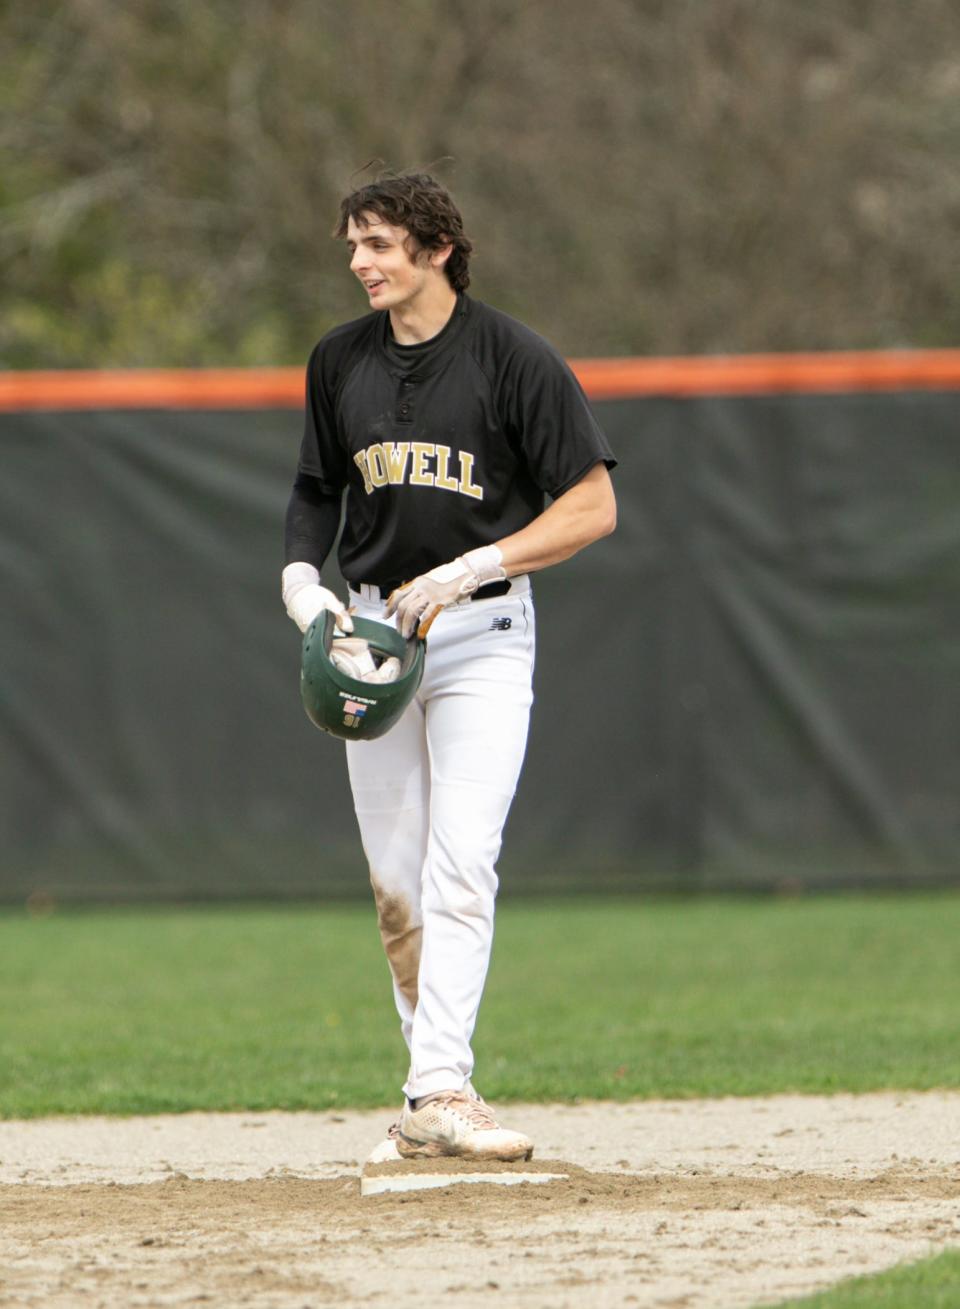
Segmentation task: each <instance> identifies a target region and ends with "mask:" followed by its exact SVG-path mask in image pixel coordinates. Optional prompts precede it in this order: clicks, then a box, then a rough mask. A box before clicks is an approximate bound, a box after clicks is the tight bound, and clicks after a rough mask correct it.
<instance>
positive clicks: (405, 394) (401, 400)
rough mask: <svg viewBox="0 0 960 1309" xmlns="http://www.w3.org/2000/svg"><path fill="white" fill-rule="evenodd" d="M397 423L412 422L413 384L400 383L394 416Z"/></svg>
mask: <svg viewBox="0 0 960 1309" xmlns="http://www.w3.org/2000/svg"><path fill="white" fill-rule="evenodd" d="M394 417H395V418H396V420H397V422H398V423H412V422H413V382H411V381H410V380H409V379H406V380H405V381H402V382H401V383H400V387H399V390H398V393H397V409H396V413H395V415H394Z"/></svg>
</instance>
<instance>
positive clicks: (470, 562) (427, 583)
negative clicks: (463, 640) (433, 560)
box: [385, 545, 507, 640]
mask: <svg viewBox="0 0 960 1309" xmlns="http://www.w3.org/2000/svg"><path fill="white" fill-rule="evenodd" d="M502 560H503V555H502V553H501V552H500V548H499V546H496V545H482V546H479V547H478V548H477V549H476V550H468V551H467V553H466V554H464V555H458V557H457V558H456V559H454V560H453V561H452V562H451V563H449V564H440V566H439V567H438V568H431V569H430V571H429V573H423V574H422V575H421V576H420V577H415V578H414V579H413V581H412V582H407V584H406V585H405V586H398V587H397V589H396V590H395V591H392V592H391V593H390V596H389V598H388V599H387V607H386V610H385V612H386V615H387V617H388V618H389V616H390V615H391V614H392V613H396V615H397V627H398V628H399V629H400V635H401V636H405V637H410V636H412V635H413V632H414V629H416V631H417V635H418V636H419V637H420V639H421V640H423V638H424V637H425V636H426V635H427V632H428V631H429V630H430V625H431V624H432V622H433V620H434V619H435V618H436V616H437V614H438V613H439V612H440V610H441V609H446V607H447V605H452V604H456V603H457V601H458V600H463V599H465V598H466V596H468V595H473V593H474V591H476V589H477V587H479V586H482V585H483V584H484V582H495V581H499V580H500V579H501V578H504V577H506V575H507V573H506V569H505V568H504V567H503V564H502Z"/></svg>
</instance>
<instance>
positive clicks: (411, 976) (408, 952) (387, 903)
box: [371, 882, 423, 1009]
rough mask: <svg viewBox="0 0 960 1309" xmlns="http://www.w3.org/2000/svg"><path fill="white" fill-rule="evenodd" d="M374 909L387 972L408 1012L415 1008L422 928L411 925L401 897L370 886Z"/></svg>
mask: <svg viewBox="0 0 960 1309" xmlns="http://www.w3.org/2000/svg"><path fill="white" fill-rule="evenodd" d="M371 885H372V886H373V898H374V900H375V901H376V905H377V921H378V923H379V925H380V939H381V941H382V942H383V948H384V950H385V951H386V955H387V960H388V961H389V964H390V970H391V972H392V973H393V976H394V980H395V981H396V983H397V986H398V988H399V989H400V991H401V993H402V995H403V997H404V999H405V1000H407V1002H408V1003H409V1005H410V1008H411V1009H416V1007H417V994H418V991H417V976H418V974H419V972H420V942H421V938H422V936H423V928H422V927H419V926H415V925H414V924H413V923H412V922H411V914H410V905H409V904H408V903H407V901H406V900H405V899H404V897H403V896H402V895H391V894H390V893H389V892H387V891H384V889H383V888H382V887H380V886H378V885H377V883H376V882H372V883H371Z"/></svg>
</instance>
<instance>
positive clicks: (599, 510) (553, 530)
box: [497, 463, 617, 577]
mask: <svg viewBox="0 0 960 1309" xmlns="http://www.w3.org/2000/svg"><path fill="white" fill-rule="evenodd" d="M616 525H617V501H616V497H615V496H614V493H613V482H612V481H611V480H610V474H609V473H608V472H607V469H606V465H605V464H602V463H597V464H594V466H593V467H592V468H591V469H590V471H589V472H588V473H586V474H585V475H584V476H583V477H582V478H581V479H580V481H579V482H576V483H575V484H574V485H573V486H571V487H570V489H569V490H568V491H565V492H564V493H563V495H560V496H558V497H557V498H556V500H554V501H553V503H552V504H551V505H549V506H548V507H547V508H546V509H545V510H544V511H543V513H542V514H540V515H539V516H538V517H537V518H535V519H534V520H533V522H532V523H528V524H527V526H526V527H524V528H521V530H520V531H519V532H514V533H513V535H512V536H505V537H504V538H503V540H502V541H498V542H497V549H498V550H499V551H500V556H501V558H500V563H501V566H502V567H503V570H504V575H505V576H507V577H517V576H518V575H519V574H520V573H533V572H537V571H539V570H540V569H541V568H549V567H550V565H551V564H559V563H561V562H562V561H563V560H564V559H570V558H571V557H572V556H573V555H575V554H576V553H577V551H578V550H582V549H583V548H584V546H587V545H590V544H592V543H593V542H594V541H599V540H600V538H601V537H604V536H609V535H610V533H611V532H612V531H613V529H614V528H615V527H616Z"/></svg>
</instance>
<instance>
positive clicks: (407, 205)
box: [333, 173, 473, 291]
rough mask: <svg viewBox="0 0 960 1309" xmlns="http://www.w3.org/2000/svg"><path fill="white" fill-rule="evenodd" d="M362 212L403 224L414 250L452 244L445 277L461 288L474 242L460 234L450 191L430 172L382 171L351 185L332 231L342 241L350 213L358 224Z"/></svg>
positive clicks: (459, 219)
mask: <svg viewBox="0 0 960 1309" xmlns="http://www.w3.org/2000/svg"><path fill="white" fill-rule="evenodd" d="M367 214H375V215H376V216H377V218H379V219H381V220H382V221H383V222H385V223H389V224H390V225H391V226H392V227H405V228H406V229H407V231H408V232H409V233H410V236H411V237H412V238H413V241H414V246H415V250H442V249H443V248H444V246H447V245H452V246H453V249H452V250H451V251H450V257H449V258H448V259H447V261H446V263H445V264H444V266H443V271H444V272H445V273H446V275H447V280H448V282H449V283H450V285H451V286H452V287H453V289H454V290H455V291H465V290H466V289H467V287H468V286H469V285H470V270H469V263H470V255H471V254H472V253H473V245H472V243H471V242H470V240H469V239H468V238H467V237H466V236H465V235H464V231H463V218H462V217H461V215H460V210H459V209H458V208H457V206H456V204H455V203H454V201H453V197H452V196H451V194H450V192H449V191H448V190H447V188H446V187H445V186H442V185H441V183H440V182H438V181H437V180H436V178H434V177H431V176H430V174H429V173H381V175H380V176H379V177H377V178H376V179H375V180H374V181H373V182H369V183H368V184H367V185H366V186H361V187H359V188H358V189H357V190H356V191H351V193H350V194H349V195H348V196H345V197H344V199H343V200H341V202H340V218H339V221H338V222H337V225H336V227H335V228H334V229H333V235H334V236H335V237H336V238H337V239H338V240H340V241H342V240H343V239H344V237H345V236H346V235H347V223H348V222H349V221H350V219H351V218H352V219H353V221H354V222H355V223H360V224H361V225H362V224H363V220H364V216H365V215H367Z"/></svg>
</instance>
